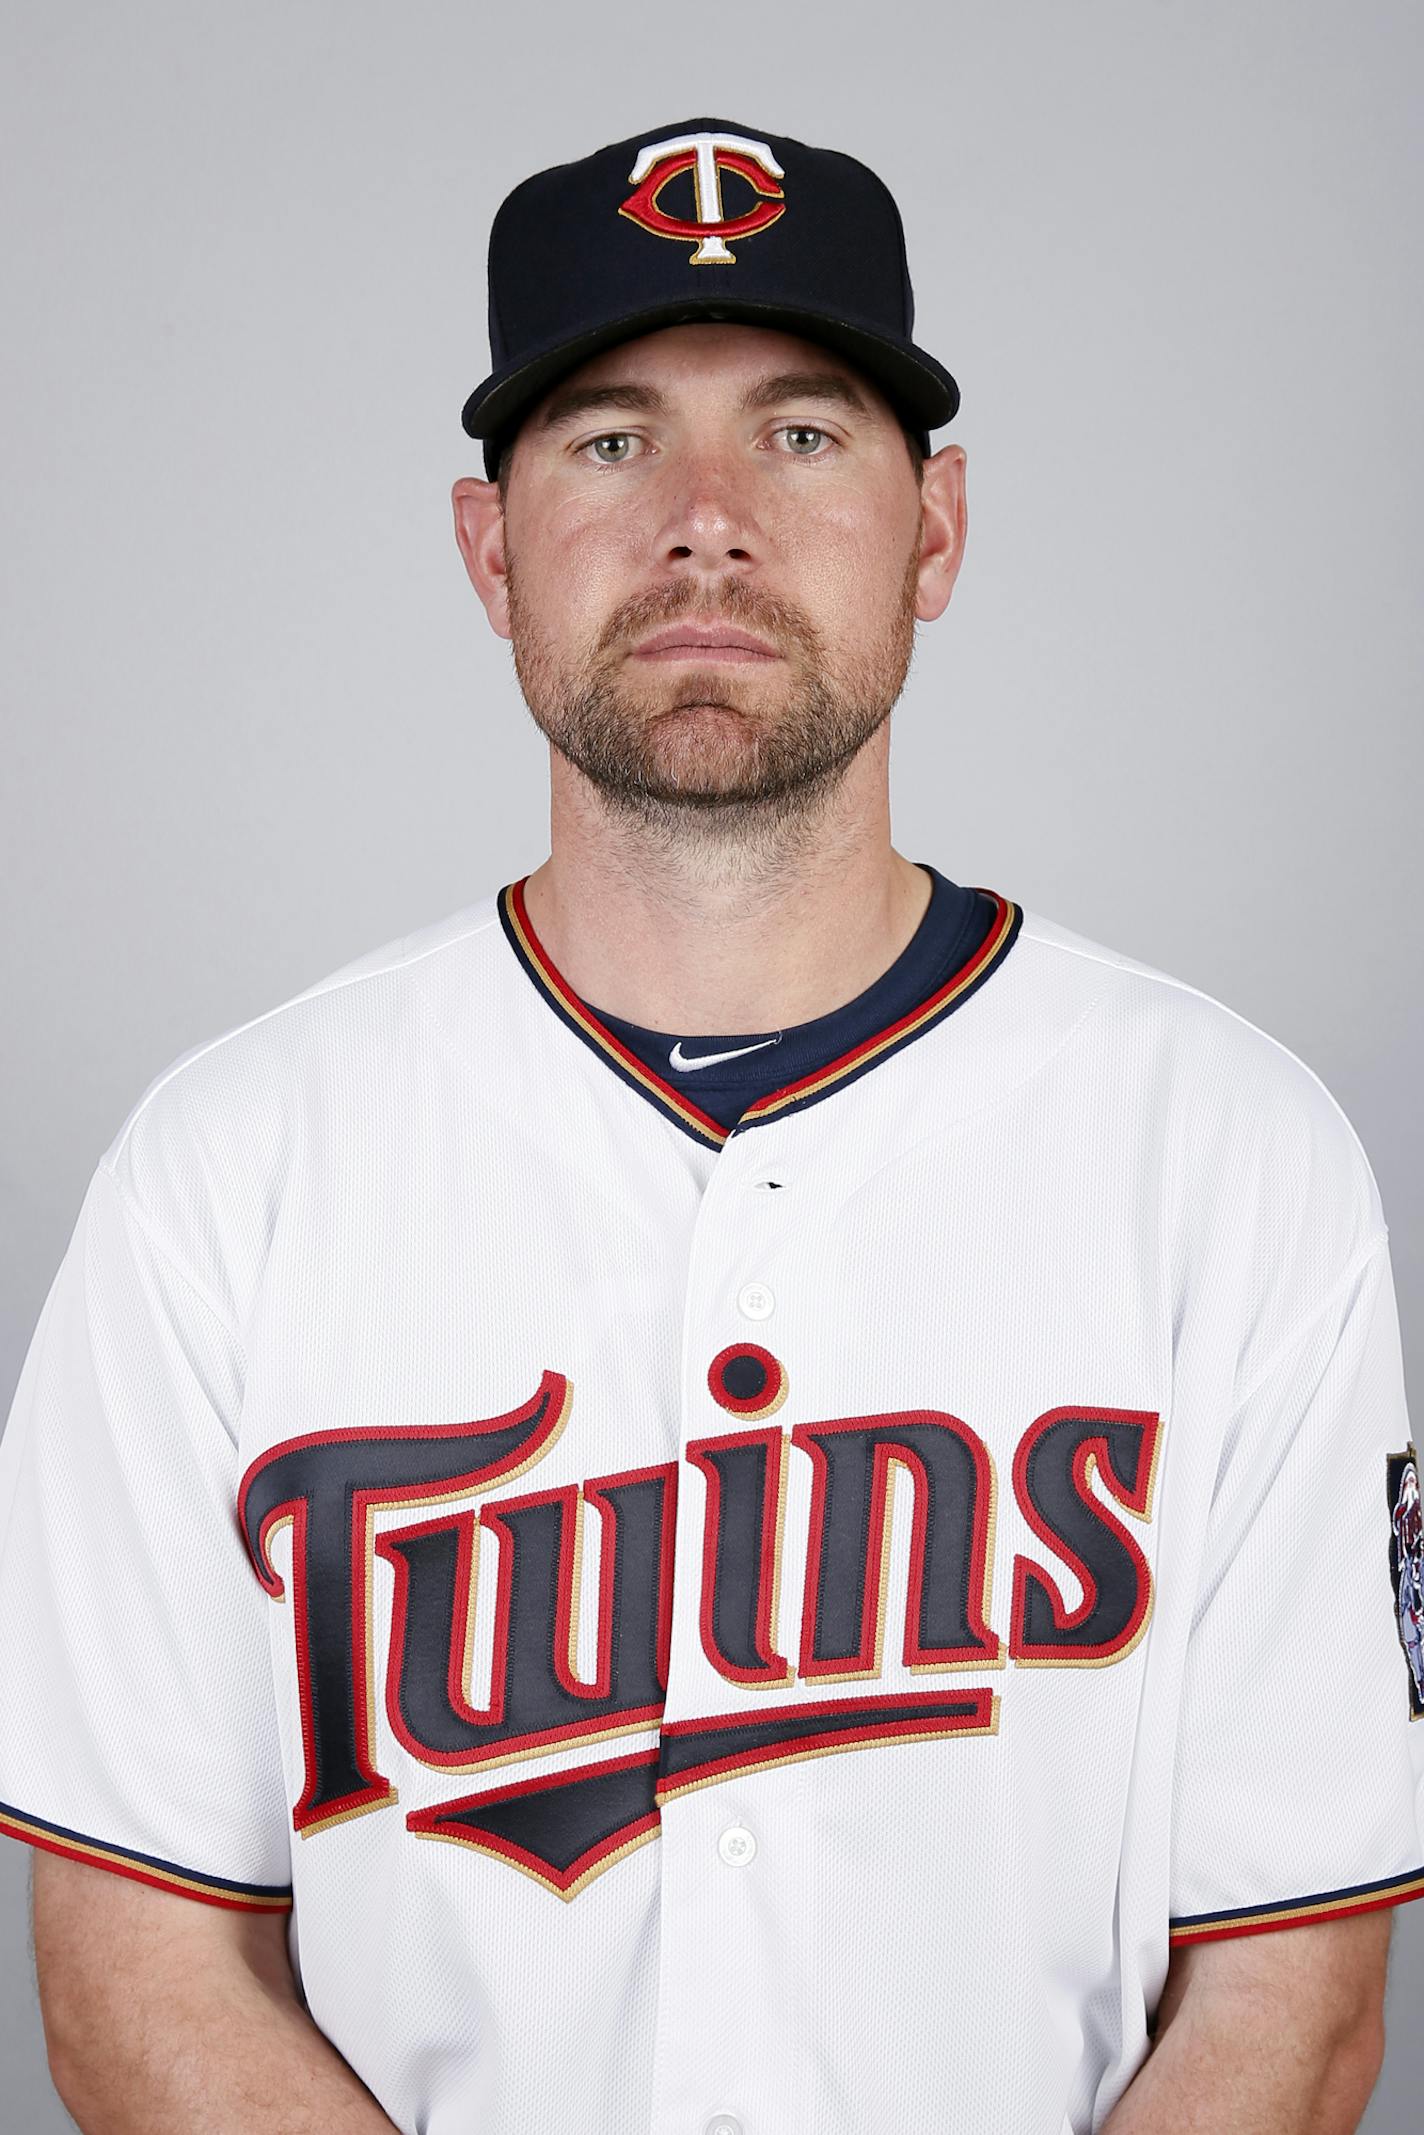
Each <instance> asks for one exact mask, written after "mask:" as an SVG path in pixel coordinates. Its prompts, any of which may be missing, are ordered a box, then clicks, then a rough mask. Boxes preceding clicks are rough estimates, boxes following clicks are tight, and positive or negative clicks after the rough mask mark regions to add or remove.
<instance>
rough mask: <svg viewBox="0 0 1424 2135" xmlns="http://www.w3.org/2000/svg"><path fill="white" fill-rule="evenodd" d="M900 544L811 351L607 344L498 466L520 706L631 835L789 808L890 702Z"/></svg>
mask: <svg viewBox="0 0 1424 2135" xmlns="http://www.w3.org/2000/svg"><path fill="white" fill-rule="evenodd" d="M954 449H956V450H957V448H954ZM921 532H922V513H921V497H920V490H919V486H918V484H917V482H916V479H915V474H914V469H913V467H912V465H911V461H910V456H909V451H908V448H907V444H906V440H905V436H904V433H903V431H902V430H901V428H900V425H899V422H898V420H897V418H896V416H895V414H894V412H893V410H892V409H891V407H890V406H889V404H888V402H887V401H886V400H885V399H884V398H883V396H882V395H881V394H880V392H879V391H878V389H877V388H876V387H875V386H874V385H872V384H871V382H870V381H869V380H868V379H867V378H866V376H865V375H864V374H863V373H862V372H860V371H858V370H857V369H855V368H854V367H853V366H852V365H851V364H849V363H848V362H845V361H844V360H842V359H841V358H840V357H839V356H838V355H836V354H835V353H834V352H833V351H830V350H827V349H823V348H821V347H819V346H817V345H816V344H814V343H812V342H809V341H805V340H802V339H801V338H799V337H798V336H795V335H792V334H785V333H781V332H777V331H772V330H770V329H763V328H761V327H752V326H745V325H740V324H738V325H732V324H720V323H719V324H701V323H699V324H695V325H685V326H676V327H669V328H666V329H664V330H663V331H661V332H657V333H652V334H647V335H644V336H642V337H640V338H639V339H637V340H634V341H628V342H624V343H621V344H620V345H619V346H617V347H615V348H612V349H610V350H608V351H607V352H605V353H603V354H600V355H598V356H596V357H594V358H593V359H591V360H590V361H589V362H587V363H585V364H583V365H582V366H581V367H580V368H579V369H578V370H577V371H575V372H573V373H572V374H570V375H569V376H568V377H566V378H564V379H562V380H561V381H560V382H559V384H558V385H557V386H556V387H555V388H554V389H553V390H552V391H551V392H550V393H549V394H548V395H547V396H546V397H545V399H544V400H543V401H542V402H541V403H539V404H538V405H537V406H536V407H535V408H534V409H533V410H532V411H531V413H530V414H529V416H528V417H527V418H526V419H525V421H524V423H523V425H522V427H521V429H520V432H519V435H518V440H517V443H516V446H515V450H514V455H513V464H512V468H511V471H510V476H509V486H508V494H507V498H506V505H505V517H504V527H503V541H504V560H505V570H506V576H507V596H508V609H507V628H508V635H509V637H510V639H511V642H512V645H513V650H514V661H515V669H516V672H517V674H518V677H519V681H520V685H521V687H522V689H523V692H524V695H525V698H526V700H527V701H528V704H529V707H530V710H531V712H532V713H533V715H534V718H535V720H536V722H537V724H538V725H539V727H540V728H541V730H542V731H543V732H544V733H545V735H546V736H547V737H548V739H549V740H550V741H551V742H552V743H553V744H554V746H555V747H556V748H557V749H558V750H559V751H561V752H562V754H563V755H564V756H566V757H567V758H569V760H570V761H571V762H573V763H574V764H576V765H577V766H578V768H579V769H580V770H581V771H582V772H583V773H584V774H585V775H586V776H587V777H588V778H589V779H591V780H592V781H593V782H594V784H595V785H596V786H597V787H598V788H599V789H600V791H601V793H602V794H603V795H604V796H605V797H606V799H608V800H609V801H611V802H613V803H614V804H615V805H617V806H618V807H620V808H622V809H624V810H626V811H627V812H629V813H633V814H636V815H638V816H640V817H641V818H643V819H644V820H645V821H646V820H653V819H657V820H661V821H663V822H667V821H668V820H669V819H670V818H676V819H678V820H679V821H680V822H682V823H683V824H684V825H685V826H686V825H687V824H688V821H689V815H690V812H696V815H697V818H698V822H699V827H700V831H701V833H702V834H704V835H706V834H709V833H715V834H719V835H720V834H723V833H726V834H733V833H735V832H736V831H737V830H739V829H743V828H745V827H747V826H748V824H749V822H750V820H751V818H752V817H753V816H755V817H756V818H757V819H759V820H761V821H762V822H763V823H764V822H766V821H767V819H768V817H769V816H771V815H784V814H788V813H791V812H794V811H796V810H798V809H804V807H805V806H806V805H807V803H808V801H809V800H810V799H811V798H812V797H813V796H814V795H816V794H818V793H820V792H823V791H824V790H825V789H826V788H827V787H828V786H830V785H832V784H834V783H835V781H836V780H837V779H838V777H839V776H840V774H841V773H842V772H843V771H844V770H845V768H846V766H847V765H848V764H849V763H850V761H851V760H852V759H853V758H854V757H855V756H856V754H857V753H858V752H859V751H860V749H861V748H862V747H863V746H864V745H865V743H866V742H867V741H868V740H869V739H870V737H871V735H872V734H874V733H875V731H876V730H877V728H879V727H880V726H881V724H882V723H883V721H884V720H885V719H886V717H887V716H888V714H889V712H890V709H891V707H892V705H893V704H894V703H895V701H896V699H897V697H898V696H899V694H900V691H901V689H902V687H903V685H904V681H905V676H906V673H907V671H908V668H909V662H910V655H911V652H912V649H913V643H914V625H915V616H916V606H917V597H918V562H919V554H920V543H921ZM931 612H937V608H936V609H934V610H932V611H931ZM496 627H498V624H497V625H496ZM736 631H740V632H742V633H744V634H747V635H750V637H752V638H753V639H754V640H756V641H757V645H758V646H759V648H760V649H755V648H752V649H749V648H747V647H745V646H736V645H733V644H731V643H729V642H728V637H729V634H731V633H734V632H736ZM655 637H656V639H657V640H658V641H659V642H658V643H657V644H656V645H651V644H649V642H648V641H649V640H650V639H653V638H655Z"/></svg>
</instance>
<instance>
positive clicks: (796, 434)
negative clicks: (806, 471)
mask: <svg viewBox="0 0 1424 2135" xmlns="http://www.w3.org/2000/svg"><path fill="white" fill-rule="evenodd" d="M781 435H782V436H783V437H784V438H788V439H790V440H793V442H792V445H791V452H792V457H793V458H794V459H798V460H815V459H820V458H821V457H822V455H821V454H820V453H818V452H817V451H816V450H815V448H814V446H813V447H812V448H811V450H809V451H803V450H802V449H801V447H800V446H799V445H797V444H796V443H795V442H794V440H795V439H797V438H807V437H809V438H824V437H829V435H830V432H829V431H828V430H818V429H817V428H816V425H815V424H814V423H786V424H784V425H783V426H782V430H781Z"/></svg>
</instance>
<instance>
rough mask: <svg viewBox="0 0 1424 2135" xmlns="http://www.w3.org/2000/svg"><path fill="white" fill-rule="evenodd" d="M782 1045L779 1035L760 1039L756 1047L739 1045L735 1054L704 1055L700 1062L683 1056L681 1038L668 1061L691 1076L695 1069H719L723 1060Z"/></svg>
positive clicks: (738, 1058)
mask: <svg viewBox="0 0 1424 2135" xmlns="http://www.w3.org/2000/svg"><path fill="white" fill-rule="evenodd" d="M780 1043H781V1038H780V1035H779V1034H778V1035H777V1036H776V1037H775V1038H758V1040H757V1042H756V1044H755V1045H739V1046H738V1047H737V1049H736V1051H735V1052H734V1053H703V1055H702V1057H701V1058H700V1059H698V1060H688V1059H686V1058H685V1057H684V1055H683V1050H682V1040H681V1038H679V1039H678V1041H677V1044H676V1045H675V1046H674V1047H673V1049H672V1051H671V1052H670V1053H669V1054H668V1059H669V1061H670V1062H671V1063H672V1065H673V1066H674V1067H675V1068H677V1069H679V1070H680V1071H681V1073H683V1074H684V1075H686V1074H690V1073H691V1071H692V1069H693V1068H701V1067H717V1066H718V1065H719V1064H720V1063H721V1062H722V1061H723V1060H740V1059H741V1057H742V1055H743V1053H759V1052H760V1051H761V1050H762V1047H763V1046H766V1045H780Z"/></svg>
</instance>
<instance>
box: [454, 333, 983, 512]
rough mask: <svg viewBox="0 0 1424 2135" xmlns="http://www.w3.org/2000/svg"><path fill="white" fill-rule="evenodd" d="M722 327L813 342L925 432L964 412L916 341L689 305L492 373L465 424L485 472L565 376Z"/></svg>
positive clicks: (469, 405)
mask: <svg viewBox="0 0 1424 2135" xmlns="http://www.w3.org/2000/svg"><path fill="white" fill-rule="evenodd" d="M721 319H727V320H743V321H745V322H747V323H748V324H749V325H762V326H786V327H789V328H791V329H792V330H793V331H794V332H796V333H799V334H801V335H802V336H803V337H804V338H805V339H806V340H808V341H817V342H820V343H821V344H822V345H823V346H825V347H827V348H834V349H837V350H839V351H840V353H841V354H842V355H845V356H849V357H850V359H851V360H852V362H854V363H855V364H857V365H858V367H859V368H860V369H861V370H862V371H864V372H865V373H866V375H867V376H868V377H870V378H872V379H874V380H875V382H876V384H877V385H879V386H880V388H881V389H882V391H883V392H884V393H885V395H886V398H887V399H888V400H890V401H892V402H893V403H894V404H895V405H896V407H897V408H898V409H899V410H900V411H901V412H902V413H903V414H904V415H905V416H907V417H908V418H910V419H911V420H912V421H913V422H914V423H916V424H918V425H920V426H922V427H923V428H924V429H925V430H930V429H936V428H938V427H939V426H940V425H941V424H942V423H947V422H949V421H951V420H952V418H953V416H954V414H955V412H956V410H957V409H958V407H959V387H958V386H957V385H956V383H955V381H954V379H953V378H952V377H951V376H950V374H949V372H948V371H947V370H946V369H945V368H944V366H943V364H940V363H937V362H936V361H935V359H934V357H933V356H931V355H928V354H927V353H926V352H925V350H924V349H921V348H917V347H916V346H915V344H914V342H912V341H901V340H897V339H892V338H891V337H889V336H888V335H885V334H883V333H880V332H877V331H876V330H874V329H872V328H869V327H864V326H858V325H857V324H856V323H855V321H854V320H851V319H834V318H828V317H826V316H825V315H824V314H823V313H821V312H813V311H802V310H798V309H797V307H796V306H795V305H789V304H777V303H757V302H755V301H754V300H752V299H748V298H725V299H724V298H721V297H718V298H716V299H715V300H714V299H709V300H708V301H707V302H706V303H699V302H696V301H691V302H689V301H688V300H687V299H686V298H683V299H680V300H679V301H677V302H673V303H662V304H655V305H650V306H648V307H647V308H646V309H644V310H641V311H634V312H629V313H627V314H626V315H625V316H624V317H623V318H621V319H615V320H611V321H605V322H604V323H603V324H602V325H601V326H597V327H592V328H590V330H589V331H588V332H587V333H584V334H577V335H575V336H573V337H572V338H571V339H569V340H564V341H560V342H558V343H557V344H556V345H554V346H552V347H549V348H544V349H539V350H536V351H535V353H534V354H533V355H532V356H526V357H525V358H524V359H523V360H522V361H521V362H519V363H516V364H511V365H509V366H508V367H507V368H506V369H504V370H502V371H493V372H491V374H490V376H489V377H488V378H486V379H485V380H484V381H483V383H482V384H480V385H478V386H476V388H475V390H474V392H473V393H471V395H470V397H469V399H468V400H467V401H466V402H465V405H464V408H463V409H462V410H461V415H460V420H461V423H462V424H463V426H464V428H465V430H466V432H467V434H468V435H469V436H470V437H478V438H483V439H484V440H485V441H486V453H485V465H486V471H487V472H488V473H489V475H490V476H491V478H492V477H493V474H494V471H495V470H494V462H495V461H496V459H497V451H496V449H495V448H496V446H497V443H498V441H499V440H500V439H501V438H502V437H503V436H504V435H505V434H507V433H508V432H509V431H510V430H511V429H512V428H514V427H516V426H517V424H518V423H519V422H520V421H521V420H522V418H523V416H524V415H525V414H527V412H528V410H529V409H530V408H531V407H532V406H533V405H534V403H535V402H536V401H538V400H540V399H542V398H543V396H544V394H545V393H547V392H548V391H549V389H550V387H551V386H553V385H554V384H555V383H556V382H557V380H558V379H559V378H560V377H561V376H562V375H563V374H564V373H566V372H568V371H571V370H574V369H575V368H576V367H577V366H578V365H579V364H580V363H583V362H585V361H586V360H587V359H588V357H590V356H593V355H596V354H597V353H598V351H599V350H600V349H604V348H612V347H614V346H616V344H617V343H618V342H620V341H629V340H632V339H633V338H634V337H635V336H636V335H638V334H642V333H651V332H653V331H654V330H655V329H656V328H657V327H660V326H680V325H685V324H691V323H695V322H697V321H699V320H708V321H714V322H715V321H717V320H721Z"/></svg>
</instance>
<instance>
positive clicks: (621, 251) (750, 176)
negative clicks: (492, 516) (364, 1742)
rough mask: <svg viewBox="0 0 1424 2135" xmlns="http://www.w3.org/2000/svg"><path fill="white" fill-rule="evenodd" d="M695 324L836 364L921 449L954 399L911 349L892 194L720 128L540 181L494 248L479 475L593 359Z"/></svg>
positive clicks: (861, 170) (517, 195)
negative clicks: (866, 386) (807, 345)
mask: <svg viewBox="0 0 1424 2135" xmlns="http://www.w3.org/2000/svg"><path fill="white" fill-rule="evenodd" d="M696 319H732V320H745V321H747V322H748V323H750V324H752V325H760V326H781V327H784V328H785V329H786V330H787V331H788V332H791V333H796V334H800V335H802V336H804V338H805V339H807V340H809V341H816V342H819V343H821V344H822V345H824V346H826V347H828V348H833V349H836V350H838V351H839V352H840V353H841V354H843V355H845V356H847V357H849V358H850V359H851V361H852V362H854V363H855V364H857V365H858V366H859V367H860V369H861V370H862V371H863V372H864V373H865V374H866V375H867V376H868V377H870V378H872V379H873V380H874V381H875V383H876V384H877V385H878V386H879V387H880V389H881V391H882V392H883V393H884V394H885V397H886V398H887V400H889V401H890V402H891V404H892V405H893V406H894V407H895V409H896V411H897V413H898V414H899V415H900V418H901V420H902V421H903V422H904V423H905V424H906V425H907V427H908V428H910V429H911V430H913V431H914V432H915V433H916V435H917V436H918V438H919V442H920V445H921V447H922V449H923V450H924V451H925V452H926V453H927V452H928V451H929V449H930V445H929V435H928V433H929V430H930V428H931V427H932V426H934V425H937V424H940V423H947V422H948V421H949V420H950V418H951V417H952V416H953V415H954V413H955V410H956V409H957V408H958V406H959V388H958V386H957V385H956V384H955V382H954V379H953V378H952V377H951V376H950V374H949V372H948V371H947V370H946V369H945V367H944V365H943V364H942V363H939V362H937V361H936V359H935V358H934V357H933V356H931V355H929V354H928V353H927V352H926V351H925V350H924V349H922V348H919V347H917V345H916V343H915V341H914V340H913V338H912V336H913V332H914V323H915V300H914V294H913V291H912V289H911V286H910V270H909V266H908V263H907V261H906V258H905V233H904V229H903V226H902V224H901V221H900V211H899V209H898V208H897V206H896V204H895V200H894V196H893V195H892V193H891V192H890V190H889V188H888V186H886V185H885V183H884V182H883V180H881V179H880V178H878V177H877V176H876V175H875V173H874V171H872V170H870V169H869V168H868V167H867V166H866V165H865V164H864V163H860V162H858V161H857V160H856V158H855V157H854V156H848V155H844V154H842V153H841V152H840V151H839V150H837V149H831V148H810V147H808V146H807V145H806V143H805V142H804V141H794V140H792V139H791V138H790V137H789V136H787V135H784V134H776V135H768V134H766V133H759V132H757V131H756V130H755V129H753V128H751V127H748V126H743V125H740V124H739V123H737V122H736V121H734V120H729V119H712V118H698V119H683V120H680V121H678V122H677V123H676V124H674V125H670V126H659V127H654V128H653V129H652V130H651V131H650V132H648V133H647V134H640V135H633V136H632V137H631V138H630V139H628V140H626V141H616V142H614V143H612V145H611V146H609V147H607V148H600V149H597V150H595V152H594V153H593V154H592V155H589V156H584V157H582V158H580V159H579V160H578V161H576V162H571V163H560V164H557V165H555V166H554V167H553V168H552V169H550V170H543V171H536V172H535V174H534V175H533V176H532V177H530V178H526V179H524V180H523V181H522V183H521V184H519V185H517V186H516V187H515V188H514V190H513V192H511V193H509V194H508V195H507V196H506V197H505V199H504V200H503V201H502V202H501V204H500V206H499V208H498V210H497V212H496V214H495V218H494V222H493V224H492V225H491V228H490V241H489V336H490V362H491V365H492V368H491V371H490V374H489V376H488V377H487V378H486V379H484V380H483V381H482V383H481V384H479V385H478V386H476V388H475V390H474V392H473V393H471V395H470V397H469V399H468V400H467V401H466V402H465V406H464V410H463V413H462V417H461V420H462V422H463V424H464V427H465V429H466V431H467V432H468V434H469V435H470V436H471V437H477V438H481V439H483V440H484V460H485V472H486V474H487V476H489V477H490V479H493V477H494V474H495V471H496V469H497V467H498V464H499V455H500V452H501V450H502V449H503V446H504V445H505V443H506V442H507V441H508V440H509V439H510V438H511V437H512V436H513V434H514V432H515V431H516V430H517V429H518V427H519V425H520V423H521V422H522V421H523V419H524V417H525V415H527V414H528V412H529V410H530V408H531V407H532V406H533V405H534V403H535V402H536V401H538V400H540V399H542V398H543V396H544V394H545V393H547V392H548V391H549V389H550V387H551V386H553V385H554V384H555V383H556V382H557V381H558V379H559V378H560V377H561V376H563V375H564V374H565V373H566V372H568V371H572V370H574V369H576V368H577V367H578V365H579V364H581V363H583V362H585V361H586V360H587V359H588V358H589V357H590V356H592V355H594V354H596V353H597V351H598V350H600V349H604V348H609V347H612V346H613V344H614V343H616V342H619V341H627V340H629V339H631V338H633V337H634V336H635V335H638V334H643V333H651V332H652V331H654V329H655V328H657V327H660V326H675V325H679V324H682V323H684V322H685V321H688V320H696Z"/></svg>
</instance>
